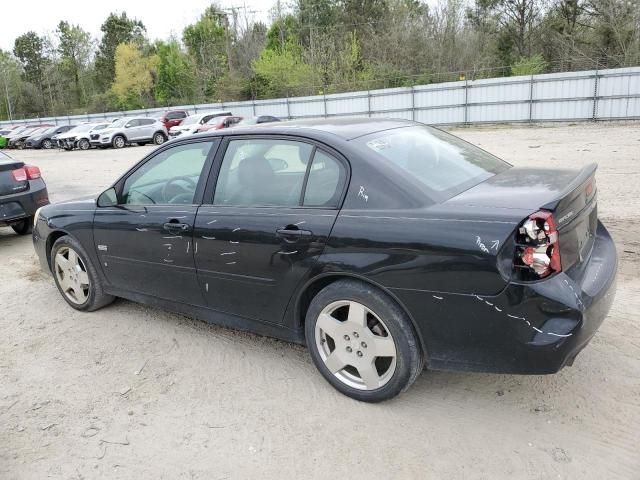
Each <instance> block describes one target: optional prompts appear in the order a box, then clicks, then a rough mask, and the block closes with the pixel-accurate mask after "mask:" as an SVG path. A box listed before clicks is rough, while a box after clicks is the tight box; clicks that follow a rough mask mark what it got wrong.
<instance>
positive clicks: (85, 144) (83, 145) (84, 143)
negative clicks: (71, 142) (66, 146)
mask: <svg viewBox="0 0 640 480" xmlns="http://www.w3.org/2000/svg"><path fill="white" fill-rule="evenodd" d="M78 148H79V149H80V150H89V149H90V148H91V143H89V140H87V139H86V138H81V139H80V140H79V141H78Z"/></svg>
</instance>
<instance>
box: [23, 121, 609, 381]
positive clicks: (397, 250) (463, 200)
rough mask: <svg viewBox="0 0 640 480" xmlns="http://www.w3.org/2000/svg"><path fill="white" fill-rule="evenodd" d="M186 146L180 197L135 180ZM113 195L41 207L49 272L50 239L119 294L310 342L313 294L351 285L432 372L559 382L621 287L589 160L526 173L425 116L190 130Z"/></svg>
mask: <svg viewBox="0 0 640 480" xmlns="http://www.w3.org/2000/svg"><path fill="white" fill-rule="evenodd" d="M423 129H426V130H423ZM404 133H407V134H408V135H409V136H408V137H407V138H408V139H409V140H407V138H404V137H402V135H404ZM398 135H400V137H398ZM399 138H400V140H401V141H399V140H398V139H399ZM425 142H426V143H425ZM429 142H431V143H433V144H434V145H437V148H435V147H433V146H429V147H425V145H426V144H427V143H429ZM407 145H409V146H410V147H411V148H409V147H407ZM176 148H177V149H183V150H184V151H188V152H190V153H189V157H188V158H189V159H193V158H196V157H197V159H198V160H197V162H196V161H195V160H193V162H194V163H193V166H186V167H181V168H184V169H185V170H184V171H183V172H182V171H181V174H180V175H179V176H176V177H172V178H171V179H170V180H168V181H167V182H168V184H170V185H169V187H167V185H164V186H162V187H160V186H155V184H153V182H150V183H149V181H148V179H147V180H144V181H142V180H140V178H143V177H144V175H145V174H144V172H143V173H139V172H141V171H143V170H144V168H146V167H145V165H147V164H152V163H153V162H154V161H156V160H154V159H156V158H160V156H161V155H165V156H170V155H172V153H171V152H174V150H172V149H176ZM194 149H196V150H194ZM394 149H395V150H394ZM403 149H407V150H406V151H405V150H403ZM416 151H419V152H422V153H421V156H418V157H416V154H415V152H416ZM194 152H196V153H194ZM319 155H324V156H323V157H322V160H320V161H318V160H317V159H318V158H320V156H319ZM398 157H403V160H402V161H396V159H397V158H398ZM256 158H259V159H260V160H256ZM425 159H426V160H425ZM452 159H453V160H452ZM265 160H267V161H268V163H269V168H267V169H266V170H264V168H266V167H265V165H266V163H265ZM189 161H190V162H191V161H192V160H189ZM316 161H318V163H317V165H318V166H319V168H317V169H316V167H315V165H316ZM198 162H199V163H198ZM403 162H405V163H403ZM425 162H426V165H427V167H428V168H425ZM183 164H184V161H183V163H182V165H183ZM241 164H246V165H249V166H250V167H252V168H247V169H245V170H246V171H243V169H242V167H241ZM412 164H416V165H419V166H420V167H419V168H418V170H412V167H411V166H410V165H412ZM192 167H193V168H192ZM190 169H191V170H190ZM316 171H317V172H319V173H314V172H316ZM198 172H200V173H198ZM314 175H316V176H317V177H318V178H320V180H318V181H317V184H316V183H314V182H316V180H314ZM176 178H177V180H176ZM131 179H133V180H131ZM285 179H286V181H287V182H290V183H291V185H294V184H295V185H297V183H296V182H300V185H301V186H300V189H299V190H298V189H297V188H298V187H296V188H293V187H292V188H291V189H289V188H284V187H283V185H285V184H284V183H283V182H285ZM136 182H137V183H136ZM145 182H146V183H145ZM331 182H333V183H331ZM176 183H177V184H182V186H181V187H180V188H175V189H174V187H175V184H176ZM132 185H133V186H136V185H137V187H136V188H138V190H139V192H138V193H137V194H136V195H138V196H139V198H138V200H137V202H138V203H135V202H132V203H129V204H128V203H126V201H127V199H131V196H132V195H133V193H132V192H134V191H135V188H132ZM252 187H253V188H252ZM127 189H129V190H127ZM107 192H108V191H107ZM107 192H105V193H104V194H103V195H105V194H106V193H107ZM256 192H257V193H256ZM309 192H311V193H309ZM327 192H328V193H327ZM113 195H114V197H113V198H114V199H115V200H113V202H112V204H109V205H102V204H101V206H98V203H97V201H96V199H85V200H80V201H71V202H65V203H61V204H56V205H51V206H48V207H45V208H43V209H42V210H41V212H40V216H39V217H40V218H39V219H38V221H37V224H36V228H35V230H34V245H35V248H36V251H37V253H38V255H39V257H40V260H41V262H42V265H43V268H44V269H45V270H47V271H50V269H51V258H50V249H51V246H52V243H53V242H54V241H55V240H56V239H57V238H59V237H60V236H62V235H70V236H73V237H74V238H76V239H78V241H79V242H80V243H81V244H82V245H83V246H84V248H85V250H86V252H87V255H88V257H89V261H91V262H92V264H94V265H96V266H97V270H98V272H99V275H100V278H101V279H102V281H103V283H104V288H105V291H106V292H108V293H110V294H112V295H115V296H118V297H123V298H128V299H131V300H135V301H140V302H143V303H147V304H152V305H158V306H162V307H164V308H167V309H171V310H173V311H177V312H181V313H185V314H188V315H193V316H196V317H198V318H201V319H203V320H206V321H210V322H215V323H219V324H223V325H228V326H232V327H235V328H240V329H246V330H251V331H254V332H257V333H260V334H265V335H270V336H275V337H278V338H282V339H285V340H288V341H293V342H298V343H305V341H306V339H305V335H304V325H303V323H304V318H305V313H306V309H307V307H308V305H309V302H310V298H309V297H310V296H311V293H310V292H316V293H317V291H318V285H323V286H324V285H327V284H328V283H330V282H332V281H336V280H338V279H343V278H355V279H359V280H361V281H362V282H366V283H367V284H370V285H372V286H374V287H376V288H378V289H380V291H382V292H384V293H385V294H388V295H389V296H391V297H392V298H393V299H394V300H395V301H396V302H397V304H398V305H400V306H401V308H402V309H403V310H404V311H405V312H406V313H407V315H408V316H409V317H410V318H411V322H412V324H413V326H414V328H415V332H416V335H417V337H418V338H419V343H420V347H421V349H422V352H423V355H424V357H425V359H426V364H427V366H428V367H430V368H434V369H459V370H474V371H493V372H513V373H552V372H556V371H558V370H559V369H561V368H562V367H563V366H565V365H568V364H571V363H572V362H573V359H574V358H575V356H576V355H577V353H578V352H579V351H580V350H581V349H582V348H583V347H584V346H585V345H586V344H587V343H588V341H589V340H590V339H591V337H592V336H593V335H594V334H595V331H596V330H597V328H598V326H599V325H600V324H601V322H602V321H603V320H604V318H605V317H606V315H607V312H608V310H609V308H610V306H611V303H612V301H613V295H614V292H615V274H616V269H617V257H616V252H615V248H614V245H613V242H612V240H611V238H610V236H609V234H608V232H607V230H606V228H605V227H604V226H603V225H602V224H601V223H600V222H599V221H598V219H597V192H596V187H595V166H593V165H591V166H587V167H585V168H584V169H583V170H582V171H566V170H559V171H553V170H534V169H526V168H516V167H512V166H510V165H509V164H506V163H504V162H501V161H499V160H498V159H495V157H491V156H490V155H489V154H487V153H486V152H482V151H480V150H479V149H475V148H474V147H472V146H469V145H468V144H464V142H462V141H461V140H459V139H455V138H454V137H450V136H448V135H447V134H444V133H443V132H440V131H437V130H435V129H430V128H427V127H424V126H422V125H419V124H416V123H413V122H404V121H396V120H367V119H364V120H357V119H348V120H338V119H336V120H325V121H304V122H282V123H278V124H266V125H263V126H258V127H254V128H252V129H251V130H249V129H247V128H238V129H228V130H225V131H222V132H217V133H206V134H201V135H193V136H190V137H188V139H184V140H178V141H172V142H169V143H167V144H166V145H163V146H162V147H161V148H159V149H158V150H156V151H154V152H153V153H151V154H150V155H149V156H148V157H146V158H145V159H143V160H142V161H141V162H140V163H139V164H138V165H136V166H134V167H133V168H132V169H131V170H130V171H129V172H127V173H125V174H124V175H123V177H122V178H121V179H120V180H118V181H117V182H116V183H115V184H114V187H113ZM140 195H142V196H144V197H147V198H156V197H157V198H159V199H161V200H164V203H163V202H162V201H160V202H156V203H154V204H151V203H149V202H147V203H146V204H145V202H146V200H140V199H141V198H142V197H140ZM125 197H126V198H125ZM169 197H170V198H169ZM308 197H310V200H309V203H307V199H308ZM100 198H102V197H100ZM183 200H184V201H183ZM183 226H184V227H183ZM292 232H293V233H292ZM294 234H295V235H294Z"/></svg>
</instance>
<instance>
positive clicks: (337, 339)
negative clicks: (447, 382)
mask: <svg viewBox="0 0 640 480" xmlns="http://www.w3.org/2000/svg"><path fill="white" fill-rule="evenodd" d="M305 334H306V338H307V346H308V347H309V351H310V353H311V358H312V359H313V362H314V364H315V365H316V367H317V368H318V370H320V373H322V375H323V376H324V377H325V379H326V380H327V381H328V382H329V383H331V385H333V386H334V387H335V388H336V389H337V390H338V391H340V392H341V393H343V394H345V395H347V396H349V397H352V398H355V399H356V400H362V401H366V402H380V401H383V400H388V399H390V398H393V397H395V396H396V395H398V394H399V393H401V392H403V391H404V390H406V389H407V388H409V386H410V385H411V384H412V383H413V382H414V381H415V379H416V378H417V376H418V374H419V373H420V372H421V371H422V367H423V358H422V352H421V349H420V346H419V343H418V340H417V337H416V334H415V332H414V330H413V326H412V324H411V321H410V320H409V318H408V317H407V315H406V314H405V313H404V311H403V310H402V309H401V308H400V307H399V306H398V305H397V304H396V303H395V302H394V301H393V299H391V298H389V297H388V296H387V295H386V294H385V293H384V292H381V291H379V290H378V289H376V288H375V287H372V286H370V285H368V284H365V283H362V282H358V281H354V280H340V281H338V282H335V283H332V284H331V285H329V286H328V287H326V288H324V289H323V290H322V291H320V293H318V295H316V297H315V298H314V299H313V300H312V302H311V305H310V306H309V309H308V311H307V315H306V323H305Z"/></svg>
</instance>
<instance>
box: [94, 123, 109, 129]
mask: <svg viewBox="0 0 640 480" xmlns="http://www.w3.org/2000/svg"><path fill="white" fill-rule="evenodd" d="M108 126H110V124H109V123H101V124H100V125H96V126H94V127H93V128H92V130H104V129H105V128H107V127H108Z"/></svg>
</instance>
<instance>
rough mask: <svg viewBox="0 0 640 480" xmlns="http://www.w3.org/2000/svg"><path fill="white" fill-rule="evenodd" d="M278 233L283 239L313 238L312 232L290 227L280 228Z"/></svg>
mask: <svg viewBox="0 0 640 480" xmlns="http://www.w3.org/2000/svg"><path fill="white" fill-rule="evenodd" d="M276 233H277V234H278V235H281V236H283V237H310V236H311V231H310V230H300V229H299V228H297V227H296V228H290V227H285V228H279V229H277V230H276Z"/></svg>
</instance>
